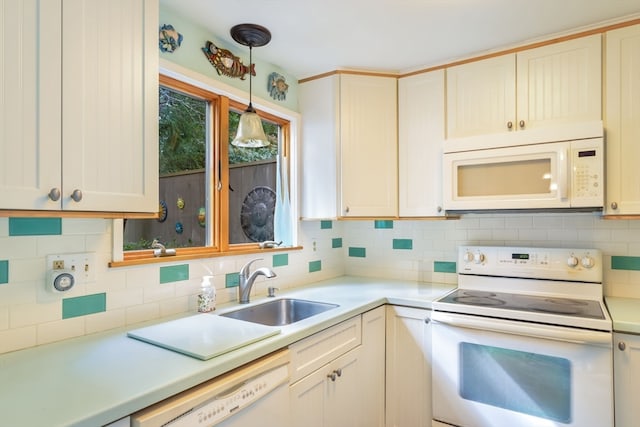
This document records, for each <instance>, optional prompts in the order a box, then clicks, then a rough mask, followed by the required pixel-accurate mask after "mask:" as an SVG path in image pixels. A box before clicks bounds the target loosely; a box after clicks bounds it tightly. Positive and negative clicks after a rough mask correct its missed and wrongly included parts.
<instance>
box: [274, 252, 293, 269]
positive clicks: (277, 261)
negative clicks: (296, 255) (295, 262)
mask: <svg viewBox="0 0 640 427" xmlns="http://www.w3.org/2000/svg"><path fill="white" fill-rule="evenodd" d="M272 263H273V266H274V267H283V266H285V265H289V254H276V255H274V256H273V261H272Z"/></svg>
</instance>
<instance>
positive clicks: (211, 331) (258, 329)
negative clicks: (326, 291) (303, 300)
mask: <svg viewBox="0 0 640 427" xmlns="http://www.w3.org/2000/svg"><path fill="white" fill-rule="evenodd" d="M279 333H280V329H279V328H277V327H273V326H265V325H260V324H257V323H252V322H245V321H242V320H238V319H231V318H228V317H221V316H218V315H213V314H197V315H195V316H189V317H184V318H181V319H176V320H171V321H169V322H165V323H160V324H157V325H153V326H147V327H144V328H140V329H134V330H132V331H129V332H127V335H128V336H129V337H131V338H135V339H138V340H141V341H145V342H148V343H151V344H155V345H157V346H160V347H164V348H167V349H169V350H173V351H177V352H179V353H183V354H186V355H188V356H192V357H195V358H197V359H202V360H207V359H211V358H212V357H216V356H219V355H221V354H223V353H227V352H229V351H232V350H235V349H238V348H240V347H244V346H245V345H248V344H251V343H254V342H256V341H260V340H262V339H265V338H268V337H271V336H273V335H277V334H279Z"/></svg>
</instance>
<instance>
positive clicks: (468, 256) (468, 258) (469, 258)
mask: <svg viewBox="0 0 640 427" xmlns="http://www.w3.org/2000/svg"><path fill="white" fill-rule="evenodd" d="M462 260H463V261H464V262H471V261H473V254H472V253H471V252H465V254H464V255H463V256H462Z"/></svg>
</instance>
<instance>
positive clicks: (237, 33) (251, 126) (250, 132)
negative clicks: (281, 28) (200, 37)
mask: <svg viewBox="0 0 640 427" xmlns="http://www.w3.org/2000/svg"><path fill="white" fill-rule="evenodd" d="M231 37H233V39H234V40H235V41H236V42H238V43H240V44H241V45H244V46H249V106H248V107H247V109H246V110H245V111H244V113H242V115H241V116H240V122H239V123H238V132H237V134H236V137H235V138H234V139H233V141H231V144H233V145H235V146H236V147H250V148H256V147H266V146H268V145H269V140H268V139H267V136H266V135H265V133H264V129H263V128H262V120H261V119H260V116H258V113H256V110H255V109H254V108H253V105H252V104H251V70H252V65H253V62H252V56H251V51H252V49H253V48H254V47H259V46H264V45H266V44H267V43H269V41H270V40H271V33H270V32H269V30H267V29H266V28H264V27H262V26H260V25H256V24H239V25H236V26H234V27H233V28H231Z"/></svg>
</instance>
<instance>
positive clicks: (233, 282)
mask: <svg viewBox="0 0 640 427" xmlns="http://www.w3.org/2000/svg"><path fill="white" fill-rule="evenodd" d="M239 285H240V273H227V274H226V275H225V276H224V287H225V288H235V287H236V286H239Z"/></svg>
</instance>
